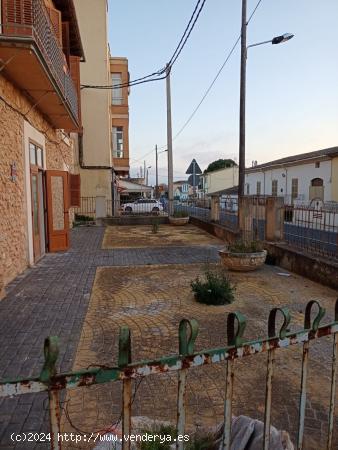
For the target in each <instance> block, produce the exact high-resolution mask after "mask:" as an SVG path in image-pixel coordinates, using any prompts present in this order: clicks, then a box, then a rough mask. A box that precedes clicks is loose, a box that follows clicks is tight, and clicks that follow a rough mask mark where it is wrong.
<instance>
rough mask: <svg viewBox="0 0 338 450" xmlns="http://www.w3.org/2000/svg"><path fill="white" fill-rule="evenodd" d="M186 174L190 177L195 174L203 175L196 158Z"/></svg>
mask: <svg viewBox="0 0 338 450" xmlns="http://www.w3.org/2000/svg"><path fill="white" fill-rule="evenodd" d="M185 173H186V174H188V175H190V174H193V173H194V174H196V175H197V174H200V173H202V170H201V168H200V166H199V165H198V164H197V162H196V159H195V158H194V159H193V160H192V161H191V163H190V166H189V167H188V169H187V171H186V172H185Z"/></svg>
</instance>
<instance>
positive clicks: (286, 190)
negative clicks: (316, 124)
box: [245, 160, 332, 202]
mask: <svg viewBox="0 0 338 450" xmlns="http://www.w3.org/2000/svg"><path fill="white" fill-rule="evenodd" d="M293 178H297V179H298V199H299V201H302V202H308V201H309V199H310V198H309V193H310V191H309V188H310V185H311V180H312V179H313V178H322V179H323V182H324V201H325V202H328V201H331V200H332V194H331V192H332V183H331V160H326V161H320V166H319V167H318V168H316V167H315V162H311V163H310V162H309V163H308V164H304V163H303V164H298V165H293V166H289V167H280V168H272V169H265V170H264V171H262V170H260V169H257V172H251V171H250V172H249V173H247V174H246V175H245V183H246V186H247V185H249V186H250V188H249V195H256V193H257V190H256V189H257V181H260V182H261V195H271V194H272V180H277V182H278V192H277V195H278V196H283V197H285V200H286V201H290V200H291V192H292V190H291V189H292V179H293ZM246 186H245V194H247V188H246Z"/></svg>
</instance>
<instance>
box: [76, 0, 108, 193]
mask: <svg viewBox="0 0 338 450" xmlns="http://www.w3.org/2000/svg"><path fill="white" fill-rule="evenodd" d="M74 4H75V9H76V13H77V18H78V23H79V28H80V33H81V37H82V43H83V47H84V53H85V57H86V61H85V62H84V63H81V65H80V79H81V84H89V85H99V86H101V85H102V86H106V85H110V84H111V80H110V63H109V49H108V19H107V17H108V16H107V1H106V0H95V2H93V1H92V0H74ZM81 105H82V125H83V162H82V164H83V165H85V166H87V167H88V166H106V167H111V166H112V155H111V117H110V105H111V91H110V90H109V89H107V90H98V89H82V90H81ZM80 174H81V196H83V197H95V196H97V195H105V196H106V197H107V198H110V196H111V171H110V170H109V169H100V170H97V169H92V170H89V169H85V170H80Z"/></svg>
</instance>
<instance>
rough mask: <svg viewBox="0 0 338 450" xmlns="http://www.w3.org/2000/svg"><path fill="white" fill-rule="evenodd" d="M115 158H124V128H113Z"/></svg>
mask: <svg viewBox="0 0 338 450" xmlns="http://www.w3.org/2000/svg"><path fill="white" fill-rule="evenodd" d="M112 140H113V142H112V144H113V158H123V127H113V133H112Z"/></svg>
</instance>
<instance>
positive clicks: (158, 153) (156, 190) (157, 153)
mask: <svg viewBox="0 0 338 450" xmlns="http://www.w3.org/2000/svg"><path fill="white" fill-rule="evenodd" d="M167 151H168V149H167V148H166V149H165V150H163V151H162V152H159V151H158V150H157V145H156V146H155V152H156V187H155V197H156V198H158V197H159V195H158V194H159V192H158V155H160V154H161V153H165V152H167Z"/></svg>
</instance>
